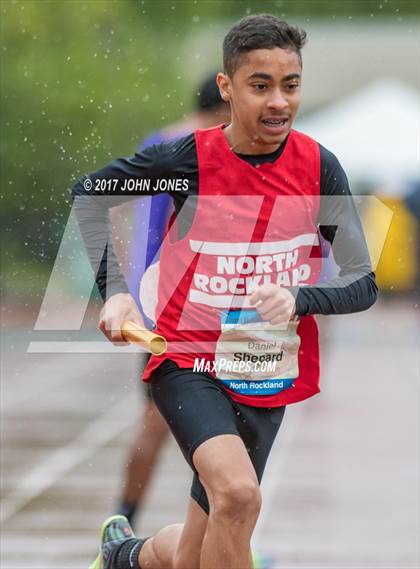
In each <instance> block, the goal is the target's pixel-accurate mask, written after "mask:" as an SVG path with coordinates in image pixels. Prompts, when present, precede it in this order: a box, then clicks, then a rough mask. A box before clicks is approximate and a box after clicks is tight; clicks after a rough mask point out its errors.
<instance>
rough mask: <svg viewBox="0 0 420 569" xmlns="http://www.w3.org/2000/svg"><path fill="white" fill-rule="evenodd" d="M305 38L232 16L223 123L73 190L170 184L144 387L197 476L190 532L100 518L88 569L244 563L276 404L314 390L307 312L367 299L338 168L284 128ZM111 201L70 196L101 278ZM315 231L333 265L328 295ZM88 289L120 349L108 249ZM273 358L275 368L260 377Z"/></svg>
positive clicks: (222, 83)
mask: <svg viewBox="0 0 420 569" xmlns="http://www.w3.org/2000/svg"><path fill="white" fill-rule="evenodd" d="M305 37H306V34H305V32H303V31H302V30H300V29H298V28H295V27H292V26H290V25H288V24H287V23H286V22H283V21H281V20H279V19H278V18H276V17H274V16H271V15H257V16H249V17H246V18H244V19H242V20H241V21H240V22H239V23H238V24H236V25H235V26H234V27H233V28H232V29H231V30H230V31H229V33H228V34H227V36H226V37H225V40H224V45H223V50H224V54H223V57H224V73H223V74H219V75H218V85H219V88H220V92H221V95H222V97H223V99H224V100H226V101H229V103H230V105H231V123H230V124H229V125H228V126H226V127H223V126H220V127H216V128H213V129H208V130H204V131H196V132H195V134H194V135H192V136H187V137H185V138H184V139H182V140H180V141H179V142H177V143H173V144H163V145H159V146H155V147H152V148H148V149H146V150H145V151H144V152H143V153H141V154H137V155H136V156H134V157H133V158H131V159H119V160H116V161H114V162H112V163H111V164H109V165H108V166H106V167H105V168H103V169H101V170H99V171H97V172H95V173H94V174H91V175H90V176H89V178H84V179H82V180H80V182H79V183H78V184H77V185H76V186H75V190H74V194H75V197H76V198H77V197H78V196H86V192H85V191H84V190H83V184H84V183H85V182H86V180H89V184H90V183H92V184H93V185H94V186H95V184H97V181H98V180H101V179H105V180H117V182H118V183H117V185H118V188H120V189H121V194H123V191H122V188H123V187H124V184H125V183H126V182H127V180H128V179H132V180H137V181H141V180H143V181H144V180H145V179H151V180H153V181H154V182H156V184H157V186H159V184H160V183H161V182H160V181H161V180H162V179H166V180H168V179H170V180H171V181H172V184H173V187H172V191H171V195H172V196H173V200H174V206H175V211H176V214H177V219H176V223H173V224H172V225H171V228H170V230H169V234H168V238H167V239H166V241H165V243H164V246H163V251H162V253H161V273H160V281H159V304H158V320H157V331H158V332H159V333H161V334H163V335H164V336H165V337H166V338H167V339H168V341H169V350H168V353H167V354H165V356H163V357H160V358H155V357H152V358H151V360H150V362H149V365H148V367H147V369H146V373H145V379H146V380H148V379H149V380H150V382H151V389H152V395H153V398H154V400H155V402H156V404H157V406H158V408H159V410H160V412H161V413H162V415H163V416H164V417H165V419H166V421H167V422H168V424H169V427H170V429H171V431H172V432H173V434H174V436H175V438H176V439H177V442H178V444H179V446H180V448H181V450H182V452H183V454H184V456H185V458H186V460H187V461H188V462H189V464H190V466H191V467H192V469H193V471H194V473H195V474H194V480H193V485H192V489H191V499H190V502H189V508H188V512H187V518H186V521H185V523H184V524H176V525H172V526H168V527H165V528H163V529H162V530H160V531H159V532H158V533H157V534H156V535H154V536H153V537H151V538H148V539H145V540H140V539H136V538H135V536H134V535H133V534H132V531H131V529H130V527H129V525H128V523H127V522H126V521H125V520H124V518H122V517H119V516H117V517H115V518H112V519H110V520H108V521H107V522H106V523H105V524H104V527H103V530H102V540H101V541H102V542H101V550H100V554H99V556H98V559H97V560H96V562H95V563H94V565H93V566H92V567H94V568H95V569H96V568H99V567H101V568H104V569H111V568H112V569H128V568H130V567H134V568H136V569H137V567H140V568H141V569H145V568H172V567H173V568H179V569H181V568H182V569H189V568H191V569H193V568H197V567H200V568H201V569H216V568H241V569H250V568H251V567H252V561H251V554H250V540H251V536H252V532H253V529H254V526H255V524H256V521H257V518H258V514H259V510H260V505H261V497H260V492H259V483H260V481H261V477H262V474H263V471H264V466H265V463H266V460H267V457H268V455H269V452H270V449H271V446H272V443H273V441H274V438H275V436H276V434H277V431H278V429H279V427H280V424H281V422H282V419H283V415H284V410H285V406H286V405H287V404H289V403H294V402H298V401H301V400H303V399H305V398H308V397H310V396H312V395H315V394H316V393H318V392H319V355H318V337H317V327H316V321H315V319H314V316H313V315H314V314H317V313H318V314H344V313H349V312H356V311H360V310H365V309H367V308H368V307H369V306H371V305H372V304H373V303H374V301H375V299H376V294H377V288H376V285H375V279H374V275H373V274H372V272H371V267H370V262H369V256H368V252H367V249H366V244H365V241H364V236H363V232H362V229H361V226H360V223H359V220H358V217H357V214H356V212H355V209H354V206H353V203H352V200H351V198H350V190H349V188H348V184H347V180H346V177H345V174H344V172H343V170H342V168H341V166H340V164H339V163H338V161H337V159H336V158H335V157H334V155H333V154H331V153H330V152H329V151H328V150H326V149H325V148H323V147H322V146H321V145H319V144H318V143H317V142H315V141H314V140H312V139H311V138H309V137H307V136H306V135H303V134H301V133H298V132H297V131H294V130H292V129H291V125H292V122H293V120H294V118H295V116H296V113H297V111H298V107H299V102H300V84H301V74H302V62H301V55H300V51H301V48H302V46H303V45H304V43H305ZM176 179H178V182H179V184H180V185H182V184H183V183H184V182H185V184H186V187H187V190H186V191H177V190H176V189H175V184H176V183H178V182H176ZM159 180H160V181H159ZM89 184H88V185H89ZM163 185H164V186H165V187H167V183H166V185H165V184H163ZM157 186H156V187H157ZM151 192H153V190H151ZM187 198H188V199H187ZM120 199H121V200H124V199H126V198H124V197H121V198H120ZM117 201H118V200H117ZM112 205H115V199H114V200H112V198H111V197H110V196H108V195H100V196H93V197H90V198H85V199H80V200H78V199H76V200H75V208H76V212H77V215H78V219H79V223H80V227H81V231H82V233H83V235H84V238H85V242H86V247H87V250H88V253H89V255H90V257H91V260H92V263H93V265H94V267H95V268H96V267H97V266H98V265H99V262H100V259H101V257H102V255H103V243H104V241H105V240H106V219H107V213H108V208H109V207H111V206H112ZM318 230H319V231H321V232H322V234H323V236H324V237H325V238H326V239H328V240H329V241H330V242H331V243H332V246H333V250H334V256H335V259H336V261H337V263H338V265H339V267H340V276H339V277H337V279H335V280H334V281H332V282H330V283H327V284H323V285H320V284H318V278H319V274H320V261H321V259H320V251H319V240H318V237H317V232H318ZM106 271H107V274H105V273H106ZM97 281H98V284H99V286H100V289H101V291H102V294H103V295H104V297H105V298H107V299H108V300H107V301H106V304H105V306H104V309H103V312H102V315H101V319H100V328H101V330H102V331H103V332H104V333H105V334H106V336H107V337H108V338H109V339H110V340H111V341H113V342H120V341H122V336H121V332H120V327H121V323H122V321H123V320H126V319H132V320H135V321H136V322H138V323H139V324H141V318H140V316H139V314H138V311H137V307H136V305H135V303H134V301H133V299H132V297H131V296H130V295H129V294H127V289H126V287H125V284H124V282H123V280H122V278H121V276H120V273H119V270H118V265H117V263H116V261H115V259H114V258H113V255H112V250H111V248H110V247H109V246H108V250H107V267H106V265H105V263H104V262H102V263H101V267H100V270H99V274H98V279H97ZM297 318H299V320H297ZM267 361H268V362H269V363H270V362H271V363H273V362H274V363H275V364H276V368H275V370H274V372H273V373H274V375H273V374H272V373H270V374H268V372H267V377H268V378H269V379H264V375H261V367H262V362H267ZM197 362H199V366H197ZM249 363H251V364H255V365H254V367H253V368H252V366H251V371H249V369H248V367H246V366H245V367H244V365H242V364H246V365H247V364H249ZM236 364H238V365H236ZM257 364H258V366H259V367H258V368H257ZM259 364H261V366H260V365H259ZM241 365H242V367H241ZM194 366H196V369H197V367H200V366H201V367H200V369H202V371H200V372H198V371H194ZM238 369H239V370H241V369H242V372H241V371H239V372H238ZM237 372H238V373H237Z"/></svg>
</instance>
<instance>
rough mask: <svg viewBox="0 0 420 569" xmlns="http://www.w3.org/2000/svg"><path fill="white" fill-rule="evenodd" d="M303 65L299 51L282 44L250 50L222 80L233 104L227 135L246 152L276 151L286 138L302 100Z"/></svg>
mask: <svg viewBox="0 0 420 569" xmlns="http://www.w3.org/2000/svg"><path fill="white" fill-rule="evenodd" d="M301 74H302V67H301V63H300V60H299V56H298V54H297V53H296V52H295V51H292V50H285V49H281V48H279V47H275V48H273V49H256V50H253V51H250V52H249V53H248V54H246V56H244V60H243V62H242V63H241V65H240V66H239V67H238V68H237V69H236V71H235V73H234V74H233V77H232V78H230V77H229V76H227V75H224V74H222V73H220V74H219V76H218V84H219V87H220V91H221V94H222V97H223V98H224V99H225V100H228V101H229V102H230V104H231V112H232V119H231V124H230V125H229V127H227V128H226V129H225V135H226V137H227V139H228V141H229V143H230V146H231V147H232V149H233V150H234V151H236V152H241V153H244V154H268V153H270V152H274V151H275V150H276V149H277V148H278V147H279V145H280V144H281V143H282V142H283V141H284V140H285V139H286V137H287V135H288V134H289V132H290V129H291V126H292V122H293V120H294V118H295V116H296V113H297V111H298V108H299V103H300V85H301Z"/></svg>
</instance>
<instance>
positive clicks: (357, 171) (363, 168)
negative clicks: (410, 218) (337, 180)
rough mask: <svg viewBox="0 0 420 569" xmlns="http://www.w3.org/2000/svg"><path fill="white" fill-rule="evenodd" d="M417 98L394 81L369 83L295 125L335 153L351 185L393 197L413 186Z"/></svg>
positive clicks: (419, 165)
mask: <svg viewBox="0 0 420 569" xmlns="http://www.w3.org/2000/svg"><path fill="white" fill-rule="evenodd" d="M419 127H420V123H419V93H418V92H417V91H416V90H415V89H413V88H412V87H409V86H408V85H406V84H404V83H401V82H399V81H396V80H394V79H383V80H381V81H378V82H375V83H372V84H370V85H368V86H367V87H366V88H364V89H362V90H360V91H358V92H356V93H355V94H353V95H351V96H349V97H348V98H346V99H343V100H341V101H339V102H337V103H333V104H331V105H329V106H328V107H326V108H324V109H322V110H321V111H318V112H315V113H313V114H311V115H309V116H308V117H303V118H302V119H301V120H299V121H297V122H296V128H297V129H298V130H301V131H302V132H305V133H307V134H309V135H310V136H312V137H313V138H315V139H316V140H317V141H318V142H320V143H321V144H322V145H323V146H326V147H327V148H328V149H329V150H331V151H332V152H334V154H335V155H336V156H337V158H338V159H339V160H340V162H341V164H342V166H343V168H344V169H345V171H346V172H347V174H348V176H349V179H350V183H351V184H352V185H354V184H357V183H365V184H374V185H378V186H380V187H381V188H382V189H383V190H386V191H388V192H389V193H392V194H393V195H396V194H397V193H398V194H403V193H405V191H406V183H407V182H408V181H410V180H418V179H419V176H420V161H419Z"/></svg>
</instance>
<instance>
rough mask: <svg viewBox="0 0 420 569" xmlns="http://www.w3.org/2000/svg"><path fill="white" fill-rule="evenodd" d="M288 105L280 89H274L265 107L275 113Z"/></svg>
mask: <svg viewBox="0 0 420 569" xmlns="http://www.w3.org/2000/svg"><path fill="white" fill-rule="evenodd" d="M288 105H289V103H288V101H287V99H286V97H285V96H284V94H283V93H282V91H281V89H275V90H274V91H273V92H272V95H271V97H270V99H269V100H268V103H267V107H268V108H269V109H271V110H275V111H283V110H284V109H286V108H287V107H288Z"/></svg>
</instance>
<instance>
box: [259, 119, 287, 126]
mask: <svg viewBox="0 0 420 569" xmlns="http://www.w3.org/2000/svg"><path fill="white" fill-rule="evenodd" d="M288 121H289V119H288V117H280V118H267V119H262V123H263V124H264V125H265V126H268V127H272V128H279V127H282V126H286V124H287V123H288Z"/></svg>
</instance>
